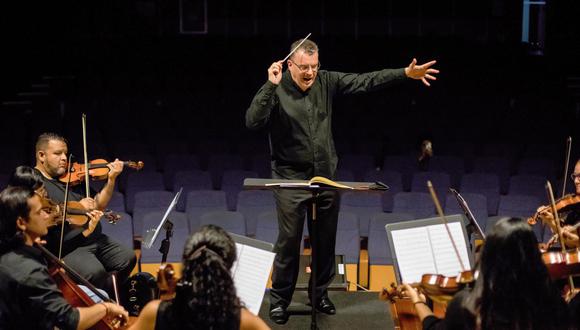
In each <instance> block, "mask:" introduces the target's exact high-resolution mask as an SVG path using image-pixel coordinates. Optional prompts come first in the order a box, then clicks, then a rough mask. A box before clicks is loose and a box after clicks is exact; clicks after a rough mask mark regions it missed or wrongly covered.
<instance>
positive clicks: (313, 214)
mask: <svg viewBox="0 0 580 330" xmlns="http://www.w3.org/2000/svg"><path fill="white" fill-rule="evenodd" d="M318 194H319V193H318V191H316V190H313V191H312V210H311V216H310V221H311V222H310V223H311V226H310V227H311V229H312V230H311V233H310V251H311V252H310V254H311V259H310V263H311V267H310V269H311V273H310V277H311V282H310V285H312V287H311V289H310V290H311V293H310V294H311V296H310V302H311V303H312V311H311V321H310V329H311V330H318V326H317V324H316V271H317V269H316V268H317V267H316V248H315V246H316V239H317V238H316V234H317V230H316V229H317V228H316V227H317V221H316V219H317V215H316V212H317V210H316V199H317V198H318Z"/></svg>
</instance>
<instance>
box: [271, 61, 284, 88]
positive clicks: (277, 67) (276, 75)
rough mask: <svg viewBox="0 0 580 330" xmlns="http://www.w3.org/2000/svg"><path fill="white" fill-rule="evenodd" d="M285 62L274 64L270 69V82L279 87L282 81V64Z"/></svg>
mask: <svg viewBox="0 0 580 330" xmlns="http://www.w3.org/2000/svg"><path fill="white" fill-rule="evenodd" d="M283 63H284V61H278V62H274V63H272V65H270V67H269V68H268V80H270V82H272V84H274V85H278V84H279V83H280V80H282V64H283Z"/></svg>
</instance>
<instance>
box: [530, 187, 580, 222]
mask: <svg viewBox="0 0 580 330" xmlns="http://www.w3.org/2000/svg"><path fill="white" fill-rule="evenodd" d="M578 206H580V195H574V194H570V195H566V196H564V197H562V198H560V199H557V200H556V210H557V211H558V212H565V211H568V210H569V209H571V208H573V207H578ZM550 208H551V205H543V206H541V207H540V208H539V209H538V211H537V212H536V214H534V215H533V216H532V217H530V218H528V224H530V225H535V224H536V223H537V220H538V217H540V219H542V220H544V219H543V218H542V217H541V216H540V214H541V213H542V212H545V211H549V210H550ZM544 221H546V220H544ZM549 221H550V222H549V223H548V225H550V227H552V228H554V227H555V224H554V223H552V222H551V221H553V219H550V220H549Z"/></svg>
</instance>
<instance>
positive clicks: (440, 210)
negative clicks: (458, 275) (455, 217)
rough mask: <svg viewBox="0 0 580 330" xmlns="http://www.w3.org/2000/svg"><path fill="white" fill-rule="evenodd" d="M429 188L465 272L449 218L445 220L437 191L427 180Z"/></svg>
mask: <svg viewBox="0 0 580 330" xmlns="http://www.w3.org/2000/svg"><path fill="white" fill-rule="evenodd" d="M427 188H429V193H431V198H432V199H433V203H435V208H436V209H437V213H438V214H439V217H440V218H441V219H442V220H443V224H444V225H445V230H447V235H449V239H450V240H451V245H453V250H454V251H455V255H456V256H457V260H459V266H460V267H461V271H462V272H464V271H465V264H464V263H463V260H462V259H461V255H459V249H457V245H456V244H455V240H454V239H453V235H451V230H450V229H449V223H448V222H447V218H445V214H443V209H442V208H441V204H439V199H438V198H437V194H436V193H435V189H434V188H433V184H432V183H431V181H430V180H427Z"/></svg>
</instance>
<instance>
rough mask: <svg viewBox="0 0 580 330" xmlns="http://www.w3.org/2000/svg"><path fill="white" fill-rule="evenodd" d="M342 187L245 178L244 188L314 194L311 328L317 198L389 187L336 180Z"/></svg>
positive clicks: (314, 275) (314, 302)
mask: <svg viewBox="0 0 580 330" xmlns="http://www.w3.org/2000/svg"><path fill="white" fill-rule="evenodd" d="M336 183H338V184H339V185H340V186H341V187H338V186H330V185H326V184H322V183H311V182H310V181H308V180H284V179H255V178H246V179H244V189H258V190H275V189H291V190H305V191H309V192H310V193H311V194H312V199H311V202H310V205H309V206H308V207H310V208H311V210H312V212H307V214H309V219H308V220H310V221H311V224H312V231H311V232H310V242H311V244H310V245H311V256H312V259H311V274H310V276H311V278H312V283H313V285H314V287H313V288H312V297H311V302H312V309H311V319H312V320H311V323H310V328H311V329H318V326H317V325H316V295H315V294H314V293H315V291H316V272H317V269H316V268H317V267H316V249H315V248H314V247H315V246H316V232H317V230H316V227H317V221H316V218H317V216H316V214H317V208H316V199H317V198H318V195H319V194H320V193H321V192H323V191H328V190H337V191H360V192H362V191H381V190H382V191H385V190H387V189H389V187H388V186H387V185H385V184H384V183H382V182H336Z"/></svg>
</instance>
